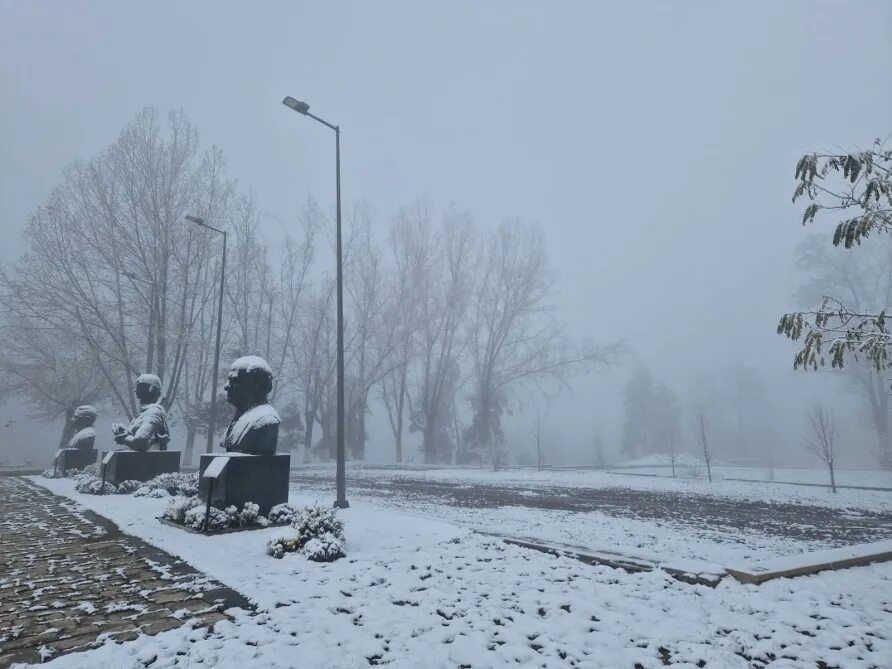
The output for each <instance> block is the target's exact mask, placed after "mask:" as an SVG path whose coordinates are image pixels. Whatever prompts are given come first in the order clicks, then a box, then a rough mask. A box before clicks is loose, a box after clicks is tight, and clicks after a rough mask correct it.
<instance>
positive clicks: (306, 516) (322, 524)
mask: <svg viewBox="0 0 892 669" xmlns="http://www.w3.org/2000/svg"><path fill="white" fill-rule="evenodd" d="M291 527H293V528H294V529H295V530H297V533H298V534H299V535H300V537H301V541H302V543H306V542H307V541H309V540H310V539H315V538H317V537H321V536H322V535H323V534H331V535H332V536H334V537H339V538H341V539H343V538H344V523H343V521H342V520H341V519H340V518H338V517H337V513H336V511H335V509H333V508H331V509H329V508H327V507H322V506H308V507H307V508H305V509H303V510H301V511H300V512H299V513H298V514H297V517H296V518H295V519H294V520H293V521H292V523H291Z"/></svg>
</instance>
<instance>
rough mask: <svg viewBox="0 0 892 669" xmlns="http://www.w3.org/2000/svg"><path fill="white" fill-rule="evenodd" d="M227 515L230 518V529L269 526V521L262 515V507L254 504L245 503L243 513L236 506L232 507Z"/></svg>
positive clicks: (227, 510)
mask: <svg viewBox="0 0 892 669" xmlns="http://www.w3.org/2000/svg"><path fill="white" fill-rule="evenodd" d="M226 515H227V516H229V525H230V527H255V526H259V527H268V526H269V520H268V519H267V518H266V517H265V516H261V515H260V505H259V504H255V503H254V502H245V505H244V506H243V507H242V509H241V511H239V510H238V509H237V508H236V507H235V506H230V507H229V508H228V509H226Z"/></svg>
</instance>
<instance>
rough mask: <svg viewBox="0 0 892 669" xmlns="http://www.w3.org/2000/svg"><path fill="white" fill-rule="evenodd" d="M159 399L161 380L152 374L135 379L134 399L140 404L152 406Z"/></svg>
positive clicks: (141, 375)
mask: <svg viewBox="0 0 892 669" xmlns="http://www.w3.org/2000/svg"><path fill="white" fill-rule="evenodd" d="M160 397H161V379H159V378H158V377H157V376H155V375H154V374H140V375H139V376H138V377H136V398H137V399H138V400H139V401H140V403H141V404H152V403H153V402H157V401H158V399H159V398H160Z"/></svg>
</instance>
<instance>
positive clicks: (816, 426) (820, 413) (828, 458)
mask: <svg viewBox="0 0 892 669" xmlns="http://www.w3.org/2000/svg"><path fill="white" fill-rule="evenodd" d="M804 446H805V450H807V451H808V452H809V453H811V454H812V455H814V456H816V457H818V458H820V459H821V461H822V462H823V463H824V465H825V466H826V467H827V471H829V472H830V489H831V490H832V491H833V492H836V474H835V469H834V467H835V464H836V421H834V420H833V414H832V413H830V410H829V409H828V408H827V407H825V406H824V405H822V404H818V403H816V404H815V405H814V406H812V408H811V409H810V410H809V412H808V435H807V436H806V438H805V442H804Z"/></svg>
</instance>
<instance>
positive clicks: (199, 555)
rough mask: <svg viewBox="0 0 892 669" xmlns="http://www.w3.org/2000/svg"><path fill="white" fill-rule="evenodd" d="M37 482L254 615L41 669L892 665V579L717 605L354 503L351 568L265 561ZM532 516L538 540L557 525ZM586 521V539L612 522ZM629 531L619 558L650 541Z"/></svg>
mask: <svg viewBox="0 0 892 669" xmlns="http://www.w3.org/2000/svg"><path fill="white" fill-rule="evenodd" d="M34 480H35V481H36V482H38V483H40V484H41V485H45V486H47V487H48V488H50V489H51V490H53V491H54V492H56V493H58V494H61V495H66V496H68V497H71V498H72V499H75V500H77V501H78V502H79V503H81V504H83V505H84V506H86V507H87V508H90V509H93V510H94V511H96V512H98V513H100V514H101V515H104V516H106V517H108V518H110V519H111V520H113V521H114V522H116V523H117V524H118V525H119V526H120V527H121V528H122V529H123V530H124V531H126V532H129V533H131V534H134V535H136V536H139V537H141V538H143V539H144V540H146V541H148V542H149V543H152V544H154V545H157V546H159V547H160V548H163V549H165V550H167V551H169V552H171V553H174V554H176V555H179V556H181V557H182V558H183V559H184V560H186V561H187V562H189V563H190V564H192V565H193V566H194V567H196V568H198V569H201V570H202V571H204V572H205V573H207V574H208V575H210V576H212V577H214V578H216V579H218V580H220V581H222V582H223V583H225V584H227V585H229V586H231V587H233V588H235V589H237V590H238V591H240V592H242V593H243V594H244V595H246V596H247V597H249V598H250V599H251V600H253V601H254V602H256V604H257V606H258V611H257V612H256V613H249V612H245V611H231V612H230V613H231V614H232V615H233V616H234V621H233V622H232V623H228V622H224V623H218V624H217V625H216V626H215V628H214V630H213V631H212V632H209V631H207V630H204V629H191V628H189V627H183V628H180V629H177V630H173V631H170V632H165V633H163V634H160V635H158V636H155V637H142V638H140V639H138V640H136V641H133V642H128V643H125V644H122V645H106V646H103V647H101V648H99V649H96V650H93V651H89V652H85V653H75V654H72V655H68V656H64V657H60V658H58V659H57V660H54V661H53V662H50V663H49V666H51V667H90V668H100V667H109V668H111V667H116V668H118V667H143V666H151V667H169V666H215V667H240V668H244V667H320V668H321V667H367V666H369V665H373V664H379V663H381V664H384V663H386V664H388V665H389V666H392V667H413V668H414V667H419V668H422V667H423V668H432V669H433V668H437V667H462V666H464V667H474V668H477V667H503V666H539V667H603V668H610V669H616V668H624V667H628V668H629V669H632V668H633V667H636V666H640V667H645V668H647V669H656V667H662V666H664V664H669V665H671V666H676V667H697V666H705V667H722V668H725V667H729V668H740V669H743V668H748V667H764V666H768V667H771V668H772V669H779V668H781V667H784V668H790V667H817V666H840V667H853V668H861V667H865V668H866V667H875V668H877V669H880V668H882V669H888V668H889V667H890V666H892V587H890V586H892V564H888V563H887V564H880V565H874V566H870V567H863V568H857V569H849V570H843V571H838V572H829V573H822V574H819V575H816V576H809V577H801V578H796V579H782V580H778V581H772V582H769V583H767V584H764V585H762V586H758V587H756V586H744V585H741V584H739V583H737V582H735V581H733V580H732V579H725V580H723V581H722V582H721V583H720V584H719V585H718V587H716V588H714V589H713V588H708V587H705V586H694V585H688V584H684V583H681V582H679V581H676V580H674V579H673V578H671V577H670V576H668V575H667V574H666V573H665V572H662V571H659V570H656V571H653V572H646V573H638V574H628V573H626V572H624V571H621V570H616V569H611V568H608V567H598V566H594V567H593V566H588V565H585V564H582V563H579V562H576V561H574V560H571V559H569V558H564V557H554V556H550V555H546V554H543V553H539V552H536V551H530V550H526V549H522V548H519V547H515V546H510V545H506V544H504V543H503V542H501V541H499V540H496V539H492V538H490V537H486V536H482V535H479V534H474V533H470V532H468V531H467V529H464V528H462V527H459V526H458V525H455V524H453V523H451V522H444V521H445V520H449V518H447V517H446V515H445V514H442V513H441V518H442V519H443V520H437V519H434V518H430V517H423V516H420V515H409V514H407V513H400V512H398V511H395V510H393V509H387V508H383V507H381V506H378V505H375V504H373V503H371V502H370V501H368V500H366V499H362V498H358V497H353V498H352V499H351V503H352V506H351V508H350V509H346V510H343V511H342V512H340V513H341V514H342V517H343V519H344V521H345V525H346V535H347V546H346V550H347V554H348V557H347V558H345V559H342V560H340V561H338V562H335V563H332V564H316V563H312V562H308V561H306V560H305V559H304V558H303V557H301V556H298V555H289V556H286V557H285V558H284V559H282V560H274V559H272V558H270V557H268V556H267V555H266V554H265V552H264V548H265V544H266V541H267V540H268V539H269V538H270V537H271V536H274V535H276V534H278V533H280V532H283V530H281V529H272V528H271V529H267V530H258V531H251V532H241V533H234V534H227V535H221V536H216V537H202V536H198V535H195V534H190V533H187V532H184V531H182V530H179V529H177V528H173V527H169V526H166V525H162V524H160V523H159V522H158V521H156V520H154V516H157V515H158V514H160V512H161V511H162V509H163V508H164V506H165V502H164V501H163V500H153V499H147V498H132V497H126V496H108V497H97V496H88V495H81V494H78V493H75V492H73V485H72V482H71V481H69V480H46V479H40V478H35V479H34ZM317 497H319V501H320V503H326V504H327V503H328V502H329V500H328V497H327V496H323V495H297V494H295V495H292V500H291V501H292V502H293V503H299V504H308V503H313V502H314V501H316V498H317ZM441 511H442V509H441ZM481 513H486V514H491V515H492V514H493V510H492V509H490V510H486V511H485V512H484V511H481ZM499 513H502V512H501V511H500V512H499ZM528 513H529V510H528V509H524V510H523V511H518V510H511V509H508V510H505V511H504V515H502V516H500V515H493V517H492V518H491V519H490V520H489V521H487V522H489V523H492V524H495V525H501V526H502V529H505V528H506V527H509V526H510V522H514V523H516V524H521V523H522V522H523V517H522V516H523V515H526V514H528ZM512 514H518V516H516V517H513V520H512ZM535 516H536V514H532V520H530V521H529V522H530V523H531V524H532V523H546V522H550V521H549V517H548V516H542V517H539V518H536V517H535ZM481 520H483V519H482V518H481ZM509 521H510V522H509ZM589 522H590V524H591V532H592V534H593V535H597V534H598V527H599V525H601V524H602V522H606V521H605V520H604V519H597V518H595V519H591V520H590V521H589ZM571 528H572V522H571V519H569V518H568V519H567V520H566V531H568V532H569V531H570V530H571ZM540 529H542V528H540ZM649 530H650V532H652V533H654V534H661V533H663V530H662V529H660V528H657V527H651V528H649ZM616 531H617V530H616V528H613V529H610V530H609V532H616ZM625 531H626V532H627V535H626V536H627V539H628V541H629V542H630V541H631V537H635V536H638V537H641V536H644V534H643V533H646V532H647V531H648V528H646V527H644V526H643V525H634V524H633V525H629V526H626V530H625ZM604 536H607V535H604ZM681 541H682V537H677V538H675V539H673V540H671V541H670V540H669V539H667V538H665V536H664V538H663V539H662V542H663V543H662V544H661V546H662V548H661V549H660V550H662V549H670V548H672V544H673V542H676V544H675V553H676V554H678V555H681V554H684V549H683V546H682V545H681ZM704 541H706V539H704V538H702V537H701V538H697V537H689V539H688V543H689V544H696V543H703V542H704ZM718 545H719V543H718V542H717V543H716V546H718ZM774 548H776V549H778V550H780V549H781V548H782V547H781V546H774ZM707 550H713V549H707ZM715 550H716V551H717V552H716V553H715V554H714V555H715V556H716V557H721V555H720V553H719V552H718V551H719V549H718V548H715ZM729 550H731V549H729ZM746 550H749V549H746ZM711 554H712V553H711ZM819 661H820V662H823V663H824V665H819V664H818V662H819Z"/></svg>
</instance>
